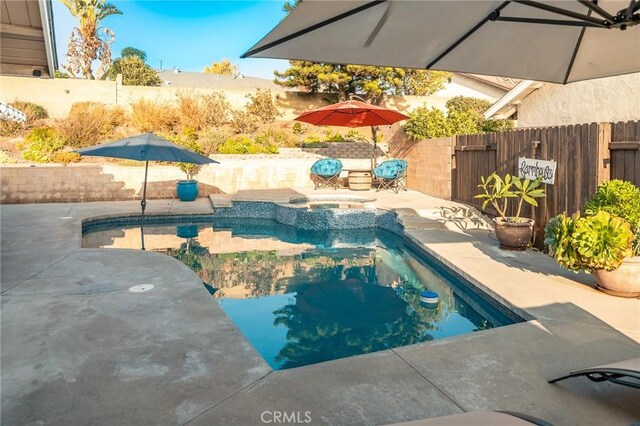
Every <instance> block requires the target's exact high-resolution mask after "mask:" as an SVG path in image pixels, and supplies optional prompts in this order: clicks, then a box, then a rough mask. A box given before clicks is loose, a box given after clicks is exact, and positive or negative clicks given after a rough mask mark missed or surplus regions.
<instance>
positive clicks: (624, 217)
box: [545, 180, 640, 297]
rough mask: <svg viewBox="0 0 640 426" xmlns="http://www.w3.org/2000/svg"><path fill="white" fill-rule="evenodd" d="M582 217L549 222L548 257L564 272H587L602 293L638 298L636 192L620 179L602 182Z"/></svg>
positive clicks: (639, 214)
mask: <svg viewBox="0 0 640 426" xmlns="http://www.w3.org/2000/svg"><path fill="white" fill-rule="evenodd" d="M584 213H585V216H580V215H579V214H576V215H573V216H572V217H568V216H567V215H565V214H562V215H558V216H556V217H555V218H553V219H551V220H550V221H549V224H548V225H547V226H546V227H545V244H547V245H548V246H549V255H550V256H552V257H554V258H555V259H556V260H557V261H558V263H560V264H561V265H562V266H564V267H566V268H568V269H571V270H574V271H584V272H587V273H593V275H594V277H595V279H596V282H597V283H598V289H600V290H601V291H603V292H605V293H608V294H613V295H616V296H623V297H637V296H639V295H640V188H638V187H636V186H635V185H633V184H632V183H630V182H624V181H621V180H612V181H608V182H604V183H603V184H601V185H600V186H599V187H598V190H597V191H596V194H595V195H594V197H593V198H592V199H591V200H590V201H589V202H587V204H586V205H585V208H584Z"/></svg>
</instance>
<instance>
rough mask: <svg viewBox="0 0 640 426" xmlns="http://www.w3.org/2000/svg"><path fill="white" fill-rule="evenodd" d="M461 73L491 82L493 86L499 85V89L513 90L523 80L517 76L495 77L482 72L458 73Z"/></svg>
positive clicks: (484, 81)
mask: <svg viewBox="0 0 640 426" xmlns="http://www.w3.org/2000/svg"><path fill="white" fill-rule="evenodd" d="M458 74H460V75H464V76H465V77H469V78H472V79H474V80H478V81H481V82H483V83H487V84H490V85H492V86H495V87H497V88H498V89H503V90H511V89H513V88H514V87H515V86H516V85H517V84H518V83H520V82H521V81H522V80H520V79H517V78H508V77H494V76H491V75H480V74H469V73H464V72H461V73H458Z"/></svg>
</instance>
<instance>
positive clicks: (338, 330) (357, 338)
mask: <svg viewBox="0 0 640 426" xmlns="http://www.w3.org/2000/svg"><path fill="white" fill-rule="evenodd" d="M139 241H140V230H139V228H137V227H117V228H107V229H95V230H93V231H89V232H87V233H85V235H84V237H83V246H84V247H121V248H124V247H127V248H138V247H139ZM145 245H146V247H147V250H149V249H151V250H155V251H160V252H164V253H167V254H168V255H171V256H173V257H175V258H176V259H178V260H180V261H182V262H184V263H185V264H186V265H187V266H189V267H190V268H192V269H193V270H194V271H195V272H196V273H197V274H198V275H199V276H200V278H201V279H202V280H203V282H204V283H205V287H206V288H207V289H208V290H209V292H210V293H211V294H212V296H213V299H215V301H216V302H217V303H218V304H219V305H220V306H221V307H222V309H223V310H224V311H225V312H226V313H227V315H228V316H229V317H230V318H231V319H232V320H233V322H234V323H235V324H236V326H237V327H238V329H239V330H240V331H241V332H242V333H243V334H244V336H245V337H246V338H247V340H248V341H249V342H250V343H251V344H252V345H253V346H254V347H255V348H256V350H257V351H258V352H259V353H260V354H261V355H262V357H263V358H264V359H265V360H266V361H267V362H268V363H269V364H270V365H271V367H272V368H274V369H284V368H292V367H299V366H303V365H309V364H314V363H318V362H322V361H327V360H332V359H337V358H343V357H348V356H353V355H359V354H364V353H370V352H375V351H380V350H384V349H390V348H395V347H399V346H405V345H410V344H414V343H420V342H426V341H430V340H434V339H441V338H445V337H450V336H456V335H460V334H465V333H472V332H474V331H477V330H484V329H490V328H494V327H499V326H503V325H507V324H512V323H513V322H515V321H516V320H517V318H516V317H515V316H513V315H510V314H509V313H508V312H505V311H503V310H498V309H496V308H495V307H494V306H493V304H491V303H488V301H486V300H484V298H483V297H480V296H479V295H478V294H476V293H474V292H473V291H471V289H470V288H469V287H468V286H467V285H465V284H464V283H463V282H461V281H460V280H458V279H457V278H456V277H455V276H454V275H453V274H451V273H450V272H447V271H446V270H445V269H443V268H442V267H440V266H438V265H436V264H435V262H434V261H433V260H431V259H429V258H428V257H427V256H425V255H424V254H419V253H418V252H417V251H416V250H414V248H413V247H412V246H411V245H410V243H408V242H406V241H405V240H404V239H402V238H399V237H398V236H396V235H394V234H391V233H388V232H385V231H381V230H376V229H358V230H342V231H302V230H299V229H296V228H293V227H290V226H286V225H281V224H278V223H276V222H273V221H269V220H258V219H242V220H239V219H219V220H218V219H216V220H215V222H214V224H213V225H211V224H202V223H201V224H176V225H167V224H165V225H158V226H148V227H147V226H145ZM425 290H430V291H434V292H436V293H437V294H438V296H439V302H438V304H437V305H433V304H431V305H427V304H424V303H422V302H421V301H420V293H421V292H422V291H425ZM213 299H212V301H213Z"/></svg>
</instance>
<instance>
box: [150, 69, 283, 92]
mask: <svg viewBox="0 0 640 426" xmlns="http://www.w3.org/2000/svg"><path fill="white" fill-rule="evenodd" d="M160 79H161V80H162V81H163V85H169V86H172V87H188V88H202V89H219V90H255V89H264V90H267V89H270V90H273V91H280V90H283V89H282V88H281V87H280V86H278V85H277V84H275V83H274V82H273V81H271V80H267V79H264V78H256V77H243V76H240V77H233V76H230V75H218V74H205V73H201V72H183V71H179V72H175V71H173V70H164V71H160Z"/></svg>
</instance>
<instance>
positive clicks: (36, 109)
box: [0, 101, 49, 136]
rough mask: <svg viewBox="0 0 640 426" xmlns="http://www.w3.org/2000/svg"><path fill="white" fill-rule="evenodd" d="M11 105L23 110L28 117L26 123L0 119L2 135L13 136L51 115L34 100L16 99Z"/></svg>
mask: <svg viewBox="0 0 640 426" xmlns="http://www.w3.org/2000/svg"><path fill="white" fill-rule="evenodd" d="M9 106H11V107H13V108H15V109H17V110H18V111H20V112H23V113H24V115H26V117H27V121H26V123H18V122H16V121H4V120H1V121H0V136H12V135H15V134H18V133H20V132H21V131H22V130H24V129H25V128H29V126H31V125H32V124H33V123H34V122H36V121H37V120H43V119H45V118H48V117H49V114H48V113H47V110H46V109H44V107H42V106H40V105H38V104H34V103H33V102H23V101H15V102H11V103H10V104H9Z"/></svg>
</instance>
